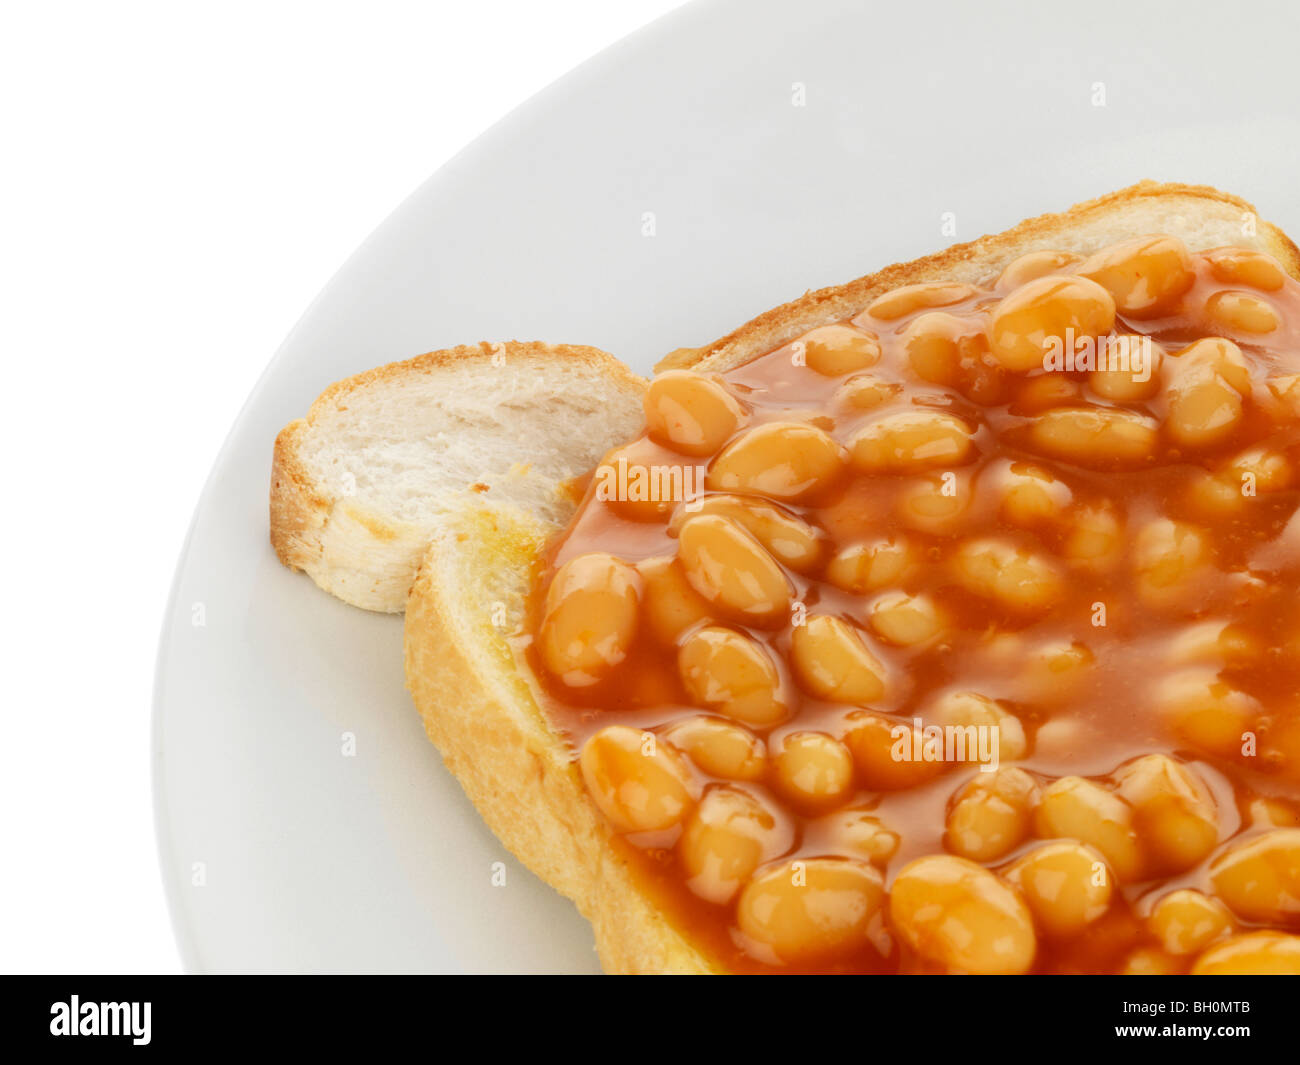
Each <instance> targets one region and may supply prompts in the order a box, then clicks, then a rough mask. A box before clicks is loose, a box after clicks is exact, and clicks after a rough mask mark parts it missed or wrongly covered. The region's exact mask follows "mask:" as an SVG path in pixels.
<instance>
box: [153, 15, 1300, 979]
mask: <svg viewBox="0 0 1300 1065" xmlns="http://www.w3.org/2000/svg"><path fill="white" fill-rule="evenodd" d="M1298 29H1300V22H1298V15H1297V12H1296V10H1295V9H1288V7H1287V6H1286V5H1285V4H1282V3H1278V4H1276V5H1267V4H1257V5H1240V4H1239V5H1238V6H1237V7H1236V8H1234V10H1233V17H1232V19H1231V20H1230V22H1228V23H1226V24H1225V20H1224V19H1223V18H1221V17H1219V16H1217V15H1214V16H1212V15H1211V14H1210V12H1209V10H1208V5H1207V12H1206V14H1205V15H1204V16H1198V15H1197V13H1196V11H1195V9H1194V8H1192V7H1189V6H1188V5H1174V4H1169V5H1158V6H1157V5H1137V4H1133V3H1131V2H1128V0H1124V2H1111V0H1092V2H1090V3H1089V4H1086V5H1083V6H1082V7H1081V6H1079V5H1073V6H1065V5H1060V6H1059V7H1057V6H1055V5H1044V4H1033V5H1031V4H1017V5H1014V6H1003V5H998V4H993V5H989V4H981V5H975V4H965V3H956V2H955V3H952V4H949V5H938V6H936V5H932V4H891V5H885V4H852V3H845V2H835V0H816V2H808V0H802V2H800V3H798V4H795V3H789V2H787V3H780V2H776V0H766V2H755V0H719V2H712V3H700V4H697V5H694V6H691V7H689V8H687V9H685V10H682V11H679V12H677V13H675V14H673V15H670V16H669V17H667V18H665V19H663V20H662V21H660V22H658V23H656V24H654V25H653V26H651V27H649V28H648V29H646V30H643V31H642V32H640V33H638V34H636V35H634V36H633V37H631V38H630V39H628V40H626V41H624V42H622V43H621V44H619V45H617V46H616V47H614V48H611V49H610V50H609V51H607V52H606V53H604V54H602V55H600V56H598V57H597V58H595V59H593V60H591V61H590V62H589V63H587V64H585V65H584V66H583V67H581V68H580V69H579V70H577V71H575V72H574V73H573V74H571V75H569V76H568V77H566V78H564V79H563V80H562V81H560V82H559V83H557V84H556V85H554V86H553V87H551V88H550V89H548V90H547V91H546V92H544V93H542V94H541V95H539V96H538V97H536V98H535V99H534V100H532V101H531V102H529V103H528V104H526V105H525V106H523V107H521V108H520V109H519V110H518V111H516V112H515V113H514V114H512V115H511V116H510V117H509V118H507V119H506V120H505V121H503V122H501V123H500V124H499V125H498V126H496V127H495V128H494V129H492V130H491V131H490V132H488V133H487V134H485V135H484V136H483V137H482V138H481V139H479V140H478V141H476V142H475V143H474V144H473V145H472V146H471V147H470V148H468V149H467V150H466V151H465V152H463V153H462V154H461V155H460V156H458V157H457V158H456V159H455V160H454V161H453V162H452V163H450V164H449V165H447V166H446V167H445V168H444V169H443V170H442V171H440V172H439V173H438V174H436V175H435V176H434V177H433V178H432V179H431V180H430V181H429V182H428V183H427V184H425V185H424V187H423V188H421V189H420V190H419V192H417V193H416V194H415V195H414V196H413V197H411V199H410V200H408V201H407V202H406V203H404V204H403V205H402V206H401V207H400V208H399V209H398V210H397V211H396V212H395V213H394V214H393V216H392V217H391V218H389V219H388V221H387V222H385V223H384V225H383V226H381V227H380V228H379V230H378V231H377V232H376V233H375V234H374V235H373V236H372V237H371V238H370V239H369V240H368V241H367V242H366V243H365V244H364V245H363V246H362V247H361V249H360V250H359V251H358V252H357V253H356V254H355V255H354V256H353V257H352V259H351V260H350V261H349V262H348V263H347V265H346V266H345V267H344V268H343V269H342V270H341V271H340V272H339V274H338V276H337V277H335V278H334V280H333V281H332V282H331V283H330V285H329V286H328V287H327V288H326V289H325V291H324V292H323V293H322V294H321V296H320V297H319V299H317V300H316V302H315V303H314V304H313V305H312V307H311V308H310V309H309V311H308V312H307V314H306V315H305V316H304V317H303V319H302V321H301V323H300V324H299V325H298V327H297V328H296V329H295V330H294V332H293V334H292V335H291V336H290V337H289V339H288V340H287V341H286V343H285V344H284V347H283V348H282V349H281V350H280V352H279V353H278V354H277V355H276V357H275V359H274V360H273V362H272V363H271V366H270V368H269V369H268V370H267V372H266V374H265V376H264V377H263V378H262V380H261V382H260V383H259V384H258V386H257V388H256V390H255V391H254V393H253V395H252V397H251V398H250V399H249V401H248V403H247V405H246V406H245V408H244V410H243V412H242V413H241V414H240V416H239V418H238V420H237V422H236V424H235V427H234V429H233V431H232V432H231V435H230V438H229V440H228V441H227V443H226V445H225V448H224V449H223V451H222V453H221V457H220V458H219V460H218V461H217V465H216V468H215V469H214V470H213V473H212V476H211V479H210V481H209V482H208V485H207V488H206V490H205V492H204V494H203V498H202V501H201V502H200V504H199V507H198V511H197V513H196V514H195V517H194V525H193V528H192V530H191V534H190V537H189V541H188V543H187V545H186V548H185V551H184V555H183V557H182V559H181V563H180V567H179V570H178V572H177V575H176V583H175V588H174V592H173V596H172V602H171V605H170V608H169V613H168V617H167V619H166V623H165V626H164V635H163V640H162V647H161V650H160V654H159V663H158V681H157V693H156V710H155V714H156V727H155V744H156V749H155V787H156V795H157V817H158V832H159V839H160V845H161V849H162V856H163V864H164V869H165V877H166V880H167V889H168V894H169V897H170V900H171V906H172V912H173V916H174V921H175V926H176V931H177V936H178V938H179V940H180V944H181V951H182V954H183V957H184V961H185V964H186V966H187V967H188V968H190V969H192V970H204V971H225V970H241V971H246V970H257V971H260V970H293V971H303V970H307V971H320V970H325V971H337V970H348V971H352V970H363V971H375V970H384V971H389V970H391V971H411V970H435V971H467V972H477V971H518V972H538V971H548V972H554V971H561V972H590V971H594V970H595V969H596V968H597V965H596V959H595V955H594V953H593V951H592V940H591V934H590V931H589V929H588V928H587V926H586V924H585V923H584V922H583V921H582V920H581V919H580V918H579V917H578V915H577V913H576V912H575V911H574V909H573V907H572V906H571V905H570V904H569V903H568V902H566V901H565V900H564V899H562V898H560V897H559V896H558V895H557V894H555V893H554V892H553V891H551V890H550V889H549V888H548V887H546V886H545V885H543V884H541V883H540V882H539V881H537V880H536V879H534V878H533V877H532V876H531V875H530V874H528V873H527V872H526V871H525V870H524V869H523V868H522V867H520V866H519V865H518V863H516V862H515V861H514V860H513V859H511V858H510V856H509V855H507V854H506V853H505V852H504V850H503V849H502V848H501V846H500V845H499V844H498V843H497V841H496V839H495V838H494V837H493V836H492V834H491V833H490V832H489V831H488V830H487V829H486V828H485V827H484V826H483V825H482V823H481V822H480V821H479V819H478V817H477V816H476V815H475V813H474V810H473V809H472V808H471V806H470V804H469V803H468V802H467V801H466V799H465V798H464V796H463V795H462V793H461V791H460V788H459V787H458V786H457V784H456V783H455V781H454V780H453V779H452V778H451V776H450V775H449V774H448V773H447V772H446V771H445V770H444V769H443V768H442V765H441V763H440V761H439V759H438V755H437V752H436V751H435V750H434V749H433V748H432V747H431V746H430V745H429V743H428V742H427V741H426V740H425V738H424V734H423V731H422V730H421V727H420V725H419V723H418V721H417V718H416V715H415V713H414V711H413V709H412V707H411V705H410V701H409V698H408V696H407V694H406V691H405V689H404V686H403V679H402V654H401V636H402V631H401V620H400V619H398V618H388V617H380V616H376V615H371V614H366V613H363V612H362V611H359V610H354V609H352V608H351V607H347V606H344V605H343V604H342V603H339V602H337V601H336V600H334V599H332V598H330V597H329V596H327V595H325V594H324V593H323V592H321V591H319V590H317V589H316V587H315V586H314V585H313V584H312V583H311V581H309V580H308V579H307V578H306V577H304V576H301V575H294V574H291V573H289V572H288V571H287V570H285V569H283V568H282V567H281V566H280V565H279V564H278V563H277V562H276V560H275V557H274V555H273V554H272V552H271V549H270V546H269V544H268V541H267V515H266V499H267V484H268V477H269V460H270V456H271V443H272V440H273V439H274V437H275V434H276V431H277V430H278V429H279V428H280V427H281V426H282V425H283V424H284V423H285V422H287V421H289V420H290V419H292V418H294V417H296V416H298V415H300V414H301V413H302V412H303V411H305V410H306V408H307V405H308V404H309V403H310V402H311V400H312V399H313V398H314V397H315V396H316V394H317V393H318V392H319V391H320V390H321V389H322V388H323V387H324V386H326V385H327V384H329V383H330V382H331V381H334V380H336V379H338V378H340V377H344V376H347V375H349V374H352V373H356V372H358V371H360V370H364V369H366V368H368V367H371V366H375V365H378V364H380V363H384V362H388V361H391V360H394V359H399V358H405V357H408V356H410V355H413V354H417V353H419V352H422V351H426V350H429V349H431V348H440V347H449V346H451V345H453V344H460V343H465V342H469V341H477V340H496V339H509V338H519V339H529V340H531V339H541V340H552V341H571V342H580V343H586V344H594V345H597V346H599V347H602V348H605V349H606V350H608V351H612V352H615V353H616V354H619V355H620V356H621V357H623V358H624V359H626V360H627V362H628V363H629V364H630V365H631V366H632V367H633V368H634V369H636V370H638V371H640V372H643V373H644V372H647V371H648V370H649V369H650V366H651V364H652V362H654V361H655V359H656V358H657V357H658V356H660V355H661V354H663V353H664V352H667V351H668V350H670V349H672V348H676V347H680V346H683V345H698V344H700V343H702V342H705V341H708V340H711V339H713V338H714V337H717V336H720V335H722V334H723V333H725V332H727V331H729V330H730V329H732V328H734V327H735V326H737V325H739V324H740V323H741V322H743V321H745V320H746V319H748V318H749V317H750V316H752V315H753V314H755V313H757V312H759V311H762V310H764V309H766V308H767V307H769V306H771V305H774V304H776V303H780V302H782V301H784V300H786V299H788V298H791V297H793V296H796V295H798V294H799V293H800V292H802V291H803V290H804V289H806V288H810V287H816V286H821V285H825V284H833V283H838V282H841V281H845V280H847V279H849V278H852V277H855V276H858V275H860V274H863V273H866V272H868V271H871V270H874V269H876V268H877V267H879V266H881V265H883V264H885V263H889V262H893V261H896V260H904V259H910V258H913V257H914V256H916V255H918V254H921V253H924V252H929V251H933V250H936V249H938V248H940V247H943V246H945V245H947V244H949V243H951V242H952V241H953V240H954V239H969V238H971V237H974V236H977V235H978V234H980V233H983V232H988V231H995V230H999V229H1002V228H1004V227H1006V226H1008V225H1010V224H1012V223H1014V222H1016V221H1018V220H1019V219H1020V218H1022V217H1025V216H1027V215H1031V214H1037V213H1039V212H1042V211H1045V210H1053V209H1058V208H1062V207H1065V206H1067V205H1069V204H1071V203H1074V202H1076V201H1078V200H1081V199H1086V198H1089V197H1092V196H1095V195H1097V194H1100V193H1102V192H1106V191H1108V190H1111V189H1114V188H1118V187H1120V186H1123V185H1127V184H1130V183H1131V182H1133V181H1136V180H1138V179H1140V178H1143V177H1154V178H1160V179H1165V180H1181V181H1193V182H1207V183H1211V184H1214V185H1218V186H1220V187H1222V188H1225V189H1228V190H1231V191H1234V192H1237V193H1238V194H1241V195H1243V196H1246V197H1247V198H1249V199H1252V200H1254V201H1255V202H1256V203H1257V204H1258V205H1259V207H1260V209H1261V211H1262V212H1263V214H1264V215H1265V216H1266V217H1268V218H1270V219H1272V220H1274V221H1276V222H1278V223H1280V224H1282V225H1283V226H1284V227H1285V228H1287V229H1288V230H1289V231H1291V232H1293V233H1294V232H1297V231H1300V196H1298V195H1297V193H1296V192H1295V191H1294V189H1295V179H1296V170H1297V167H1296V149H1295V147H1294V146H1295V145H1297V144H1300V121H1298V116H1297V113H1296V107H1295V102H1296V97H1295V92H1294V86H1293V84H1292V82H1291V77H1292V76H1291V74H1290V73H1289V71H1290V69H1291V65H1292V61H1293V59H1294V55H1293V52H1294V42H1295V40H1296V39H1297V37H1298V36H1300V35H1298V34H1297V30H1298ZM1102 93H1104V101H1105V105H1104V106H1097V103H1096V101H1097V100H1098V99H1099V94H1102ZM800 104H802V106H799V105H800ZM650 216H653V236H647V235H643V233H644V231H646V230H648V229H649V228H650V226H649V225H648V221H649V219H650ZM945 224H947V227H948V228H947V230H945V228H944V227H945ZM200 604H201V605H200ZM200 613H201V617H200V616H199V615H200ZM196 620H202V621H203V622H204V624H202V625H199V624H196V623H195V622H196ZM348 732H350V733H352V734H354V736H355V738H356V740H355V742H356V755H355V757H343V756H342V754H341V746H342V743H343V742H344V741H343V739H342V736H343V734H344V733H348ZM497 862H504V863H505V869H506V883H505V886H503V887H497V886H493V883H492V872H493V867H494V863H497ZM196 881H201V883H196Z"/></svg>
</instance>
